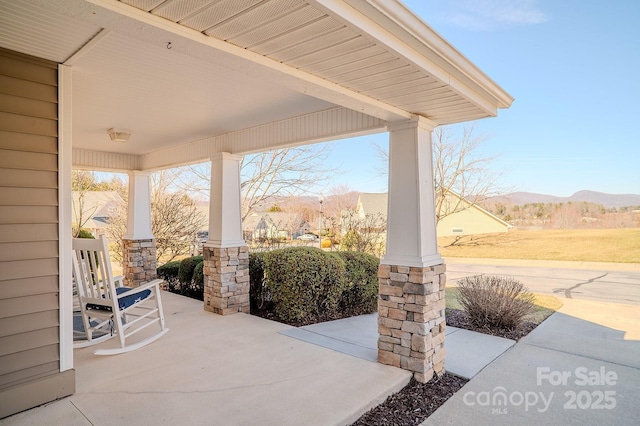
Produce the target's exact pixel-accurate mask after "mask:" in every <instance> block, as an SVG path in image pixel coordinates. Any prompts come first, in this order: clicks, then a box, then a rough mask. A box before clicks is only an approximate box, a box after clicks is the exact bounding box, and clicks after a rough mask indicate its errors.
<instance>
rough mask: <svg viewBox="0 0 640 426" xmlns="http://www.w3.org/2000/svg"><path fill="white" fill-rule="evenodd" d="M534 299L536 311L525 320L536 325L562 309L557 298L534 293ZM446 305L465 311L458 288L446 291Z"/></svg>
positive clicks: (449, 307)
mask: <svg viewBox="0 0 640 426" xmlns="http://www.w3.org/2000/svg"><path fill="white" fill-rule="evenodd" d="M534 297H535V301H534V311H533V312H532V313H530V314H529V315H527V316H525V317H524V320H525V321H529V322H532V323H534V324H536V325H537V324H540V323H541V322H542V321H544V320H546V319H547V318H548V317H549V316H550V315H551V314H553V313H554V312H555V311H557V310H558V309H560V308H561V307H562V302H561V301H560V299H558V298H557V297H555V296H551V295H546V294H538V293H534ZM445 305H446V307H447V309H459V310H464V308H463V307H462V305H461V304H460V302H458V288H457V287H447V288H446V289H445Z"/></svg>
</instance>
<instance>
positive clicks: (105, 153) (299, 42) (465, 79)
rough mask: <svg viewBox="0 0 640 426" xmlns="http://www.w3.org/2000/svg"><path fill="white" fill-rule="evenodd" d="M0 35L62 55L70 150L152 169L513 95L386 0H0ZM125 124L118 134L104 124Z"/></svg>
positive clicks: (362, 129)
mask: <svg viewBox="0 0 640 426" xmlns="http://www.w3.org/2000/svg"><path fill="white" fill-rule="evenodd" d="M0 47H4V48H7V49H11V50H15V51H18V52H22V53H26V54H30V55H34V56H37V57H41V58H44V59H48V60H52V61H55V62H58V63H63V64H65V65H67V66H69V67H71V69H72V77H71V88H70V94H71V99H72V103H73V120H72V122H73V133H72V139H73V163H74V165H75V166H76V167H85V168H93V169H110V170H118V169H120V170H131V169H148V170H152V169H158V168H164V167H170V166H174V165H177V164H184V163H192V162H196V161H202V160H205V159H208V158H209V157H210V156H211V154H212V153H215V152H220V151H227V152H232V153H241V154H242V153H247V152H255V151H261V150H266V149H269V148H274V147H278V146H287V145H295V144H304V143H310V142H316V141H322V140H330V139H336V138H340V137H345V136H350V135H357V134H366V133H373V132H380V131H384V130H385V129H386V125H387V124H388V123H391V122H396V121H400V120H406V119H410V118H412V117H413V116H415V115H421V116H424V117H426V118H428V119H430V120H432V121H433V122H434V124H446V123H453V122H461V121H467V120H472V119H477V118H482V117H488V116H493V115H496V114H497V111H498V109H499V108H506V107H508V106H509V105H510V104H511V102H512V101H513V98H511V96H509V95H508V94H507V93H506V92H505V91H504V90H502V89H501V88H500V87H499V86H498V85H496V84H495V83H494V82H493V81H492V80H491V79H489V78H488V77H487V76H486V75H484V74H483V73H482V72H481V71H480V70H479V69H478V68H477V67H476V66H475V65H473V64H472V63H471V62H470V61H469V60H468V59H466V58H465V57H464V56H463V55H462V54H461V53H460V52H458V51H457V50H456V49H455V48H454V47H453V46H451V45H450V44H449V43H448V42H446V41H445V40H444V39H443V38H442V37H441V36H439V35H438V34H437V33H436V32H434V31H433V30H432V29H431V28H430V27H429V26H428V25H427V24H425V23H424V22H422V21H421V20H420V19H419V18H418V17H417V16H416V15H414V14H413V13H412V12H411V11H409V10H408V9H407V8H406V7H405V6H404V5H402V4H401V3H400V2H398V1H395V0H338V1H328V0H307V1H304V0H198V1H194V0H122V1H116V0H57V1H55V2H51V1H46V0H0ZM112 127H114V128H122V129H128V130H130V131H131V138H130V140H129V141H128V142H126V143H115V142H112V141H111V140H110V139H109V136H108V135H107V129H109V128H112Z"/></svg>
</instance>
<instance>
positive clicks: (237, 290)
mask: <svg viewBox="0 0 640 426" xmlns="http://www.w3.org/2000/svg"><path fill="white" fill-rule="evenodd" d="M203 256H204V310H205V311H210V312H213V313H216V314H220V315H229V314H235V313H237V312H244V313H246V314H248V313H249V249H248V248H247V247H246V246H243V247H230V248H213V247H207V246H205V247H204V248H203Z"/></svg>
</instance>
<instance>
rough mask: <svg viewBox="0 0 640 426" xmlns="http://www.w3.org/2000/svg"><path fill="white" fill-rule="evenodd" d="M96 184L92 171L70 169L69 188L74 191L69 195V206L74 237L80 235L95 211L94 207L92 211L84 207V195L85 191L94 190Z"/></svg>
mask: <svg viewBox="0 0 640 426" xmlns="http://www.w3.org/2000/svg"><path fill="white" fill-rule="evenodd" d="M96 186H97V185H96V177H95V175H94V173H93V172H90V171H86V170H72V171H71V189H72V191H73V192H74V196H73V197H71V208H72V209H73V223H72V224H71V229H72V231H73V237H74V238H77V237H78V235H80V230H81V229H82V228H83V227H84V225H85V224H86V223H87V222H88V221H89V219H91V216H92V215H93V213H95V210H96V208H95V207H94V209H93V211H88V210H87V209H86V208H85V196H86V194H87V192H89V191H94V190H95V189H96Z"/></svg>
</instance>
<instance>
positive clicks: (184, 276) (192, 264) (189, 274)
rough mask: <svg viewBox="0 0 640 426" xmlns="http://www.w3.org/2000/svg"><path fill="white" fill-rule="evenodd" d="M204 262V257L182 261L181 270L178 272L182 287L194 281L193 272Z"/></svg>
mask: <svg viewBox="0 0 640 426" xmlns="http://www.w3.org/2000/svg"><path fill="white" fill-rule="evenodd" d="M203 260H204V257H202V256H193V257H187V258H186V259H182V261H180V269H179V270H178V281H180V285H189V284H191V281H192V280H193V271H194V269H195V268H196V265H197V264H198V263H200V262H202V261H203Z"/></svg>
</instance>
